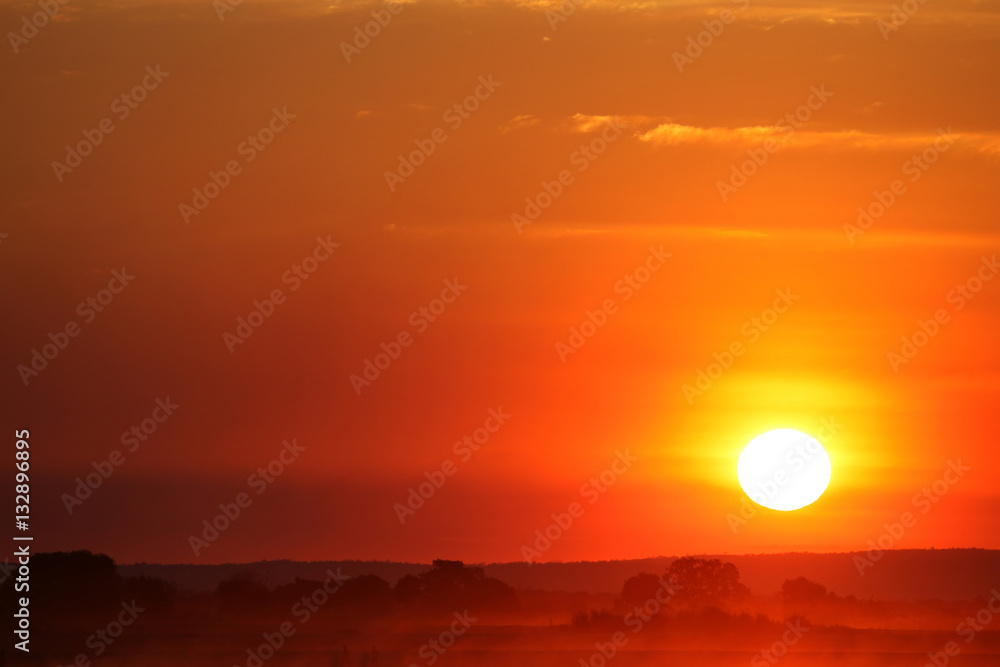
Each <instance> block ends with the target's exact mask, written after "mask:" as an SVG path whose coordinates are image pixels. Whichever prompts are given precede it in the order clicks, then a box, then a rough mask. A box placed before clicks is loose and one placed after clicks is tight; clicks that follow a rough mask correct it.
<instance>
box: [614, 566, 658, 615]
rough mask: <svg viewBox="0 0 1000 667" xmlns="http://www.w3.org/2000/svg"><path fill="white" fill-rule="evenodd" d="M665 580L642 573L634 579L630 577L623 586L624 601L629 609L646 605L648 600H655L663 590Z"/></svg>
mask: <svg viewBox="0 0 1000 667" xmlns="http://www.w3.org/2000/svg"><path fill="white" fill-rule="evenodd" d="M663 584H664V580H663V578H662V577H659V576H657V575H655V574H650V573H649V572H640V573H639V574H637V575H635V576H634V577H629V578H628V579H626V580H625V583H624V585H622V600H623V601H624V602H625V604H626V605H627V606H629V607H638V606H642V605H644V604H645V603H646V602H647V601H648V600H651V599H654V598H655V596H656V593H657V591H659V590H660V589H661V588H663Z"/></svg>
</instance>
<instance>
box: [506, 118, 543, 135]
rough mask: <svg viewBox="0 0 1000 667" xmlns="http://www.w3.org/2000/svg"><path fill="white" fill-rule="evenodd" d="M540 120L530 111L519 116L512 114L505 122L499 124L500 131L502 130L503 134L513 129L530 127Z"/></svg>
mask: <svg viewBox="0 0 1000 667" xmlns="http://www.w3.org/2000/svg"><path fill="white" fill-rule="evenodd" d="M540 122H542V121H541V119H540V118H539V117H538V116H536V115H535V114H531V113H527V114H521V115H519V116H514V117H513V118H511V119H510V120H508V121H507V122H506V123H504V124H503V125H501V126H500V131H501V132H503V133H504V134H507V133H508V132H513V131H514V130H520V129H523V128H525V127H532V126H534V125H538V124H539V123H540Z"/></svg>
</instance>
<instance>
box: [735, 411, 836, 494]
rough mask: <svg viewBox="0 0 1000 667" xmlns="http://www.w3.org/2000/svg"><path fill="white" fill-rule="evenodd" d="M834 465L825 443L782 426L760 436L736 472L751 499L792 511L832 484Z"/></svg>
mask: <svg viewBox="0 0 1000 667" xmlns="http://www.w3.org/2000/svg"><path fill="white" fill-rule="evenodd" d="M831 473H832V467H831V465H830V457H829V456H827V454H826V450H825V449H823V445H821V444H819V441H818V440H816V439H815V438H813V437H811V436H809V435H806V434H805V433H803V432H801V431H796V430H794V429H790V428H779V429H775V430H773V431H768V432H767V433H763V434H761V435H758V436H757V437H756V438H754V439H753V440H751V441H750V444H748V445H747V446H746V448H744V450H743V453H742V454H740V461H739V463H738V464H737V465H736V475H737V477H739V480H740V486H742V487H743V490H744V491H745V492H746V494H747V495H748V496H750V499H751V500H753V501H754V502H755V503H757V504H758V505H763V506H764V507H767V508H769V509H773V510H781V511H782V512H790V511H792V510H797V509H801V508H803V507H805V506H806V505H810V504H812V503H814V502H816V500H817V499H818V498H819V497H820V496H822V495H823V492H824V491H826V487H827V486H828V485H829V484H830V476H831Z"/></svg>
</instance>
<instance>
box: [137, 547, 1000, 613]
mask: <svg viewBox="0 0 1000 667" xmlns="http://www.w3.org/2000/svg"><path fill="white" fill-rule="evenodd" d="M855 556H857V557H859V558H867V556H866V555H865V554H864V553H857V554H855V553H840V554H811V553H790V554H760V555H742V556H712V555H708V556H704V557H705V558H720V559H722V560H726V561H730V562H732V563H734V564H735V565H736V566H737V567H738V568H739V570H740V576H741V580H742V581H743V582H744V583H745V584H747V585H748V586H749V587H750V589H751V590H752V591H753V592H754V593H756V594H761V595H767V594H771V593H775V592H777V591H778V589H779V588H780V587H781V584H782V582H783V581H784V580H785V579H791V578H795V577H799V576H803V577H806V578H807V579H811V580H813V581H817V582H819V583H821V584H823V585H824V586H826V587H827V588H828V589H830V590H831V591H833V592H835V593H837V594H838V595H855V596H857V597H859V598H862V599H867V598H871V597H873V598H877V599H884V600H928V599H939V600H968V599H972V598H975V597H977V596H980V595H988V594H989V592H990V590H991V589H992V588H994V587H997V588H998V589H1000V551H996V550H987V549H937V550H935V549H931V550H924V549H908V550H899V551H888V552H885V555H884V556H883V557H882V558H881V559H880V560H878V561H877V562H874V564H873V565H872V566H871V567H866V568H865V571H864V574H863V575H861V574H859V573H858V567H857V565H856V564H855ZM672 560H674V559H673V558H672V557H660V558H646V559H641V560H620V561H597V562H574V563H540V564H534V565H529V564H527V563H494V564H489V565H486V573H487V574H488V575H489V576H492V577H496V578H497V579H500V580H501V581H504V582H506V583H508V584H510V585H512V586H514V587H515V588H518V589H538V590H549V591H583V592H590V593H606V592H614V593H617V592H618V591H620V590H621V587H622V582H624V581H625V579H627V578H628V577H630V576H632V575H634V574H637V573H639V572H654V573H660V572H663V570H664V569H665V568H666V567H667V565H669V564H670V562H671V561H672ZM338 567H340V568H341V569H342V570H343V572H344V573H345V574H347V575H357V574H375V575H378V576H380V577H382V578H383V579H385V580H387V581H389V582H390V583H395V582H396V581H397V580H398V579H400V578H402V577H403V576H405V575H407V574H415V573H418V572H423V571H424V570H427V569H430V567H431V566H430V564H423V563H392V562H380V561H321V562H309V563H303V562H297V561H289V560H280V561H261V562H257V563H243V564H225V565H155V564H147V563H138V564H134V565H121V566H119V572H121V573H122V574H123V575H126V576H139V575H146V576H153V577H159V578H161V579H166V580H168V581H171V582H174V583H175V584H177V585H178V586H180V587H182V588H187V589H189V590H195V591H208V590H212V589H214V588H215V586H216V585H217V584H218V582H220V581H222V580H223V579H226V578H227V577H230V576H232V575H233V574H235V573H237V572H253V573H255V574H257V575H258V576H259V577H260V578H261V579H262V580H263V581H265V582H267V583H268V584H270V585H279V584H284V583H287V582H290V581H292V580H294V579H295V578H296V577H301V578H303V579H323V578H324V577H325V574H324V572H325V571H326V570H327V569H328V568H333V569H334V570H336V569H337V568H338Z"/></svg>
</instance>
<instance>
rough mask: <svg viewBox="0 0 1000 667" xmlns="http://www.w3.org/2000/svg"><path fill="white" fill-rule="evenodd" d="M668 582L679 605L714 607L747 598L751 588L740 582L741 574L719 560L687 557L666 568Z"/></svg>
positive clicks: (731, 565)
mask: <svg viewBox="0 0 1000 667" xmlns="http://www.w3.org/2000/svg"><path fill="white" fill-rule="evenodd" d="M667 581H669V582H670V585H671V586H672V587H673V588H674V589H675V590H676V596H677V601H678V602H679V603H683V604H687V605H695V606H712V605H717V604H720V603H723V602H732V601H735V600H738V599H740V598H743V597H746V596H747V595H749V593H750V589H748V588H747V587H746V586H744V585H743V584H741V583H740V571H739V570H738V569H737V568H736V566H735V565H733V564H732V563H724V562H722V561H721V560H719V559H717V558H713V559H705V558H695V557H693V556H685V557H684V558H678V559H677V560H675V561H674V562H673V563H671V564H670V566H669V567H668V568H667Z"/></svg>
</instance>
